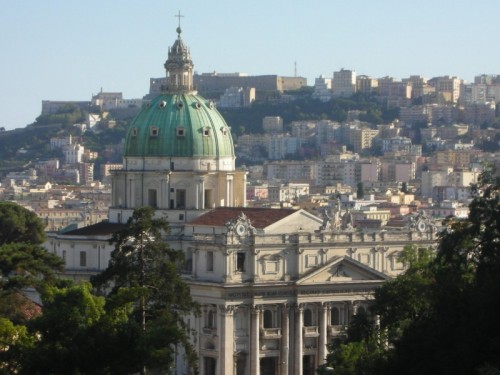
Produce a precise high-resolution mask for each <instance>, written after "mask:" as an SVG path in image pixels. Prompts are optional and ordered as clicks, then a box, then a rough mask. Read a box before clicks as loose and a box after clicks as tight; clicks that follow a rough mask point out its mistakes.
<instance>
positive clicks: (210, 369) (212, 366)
mask: <svg viewBox="0 0 500 375" xmlns="http://www.w3.org/2000/svg"><path fill="white" fill-rule="evenodd" d="M216 365H217V360H216V359H215V358H212V357H203V367H204V371H203V373H204V374H206V375H215V373H216V368H217V366H216Z"/></svg>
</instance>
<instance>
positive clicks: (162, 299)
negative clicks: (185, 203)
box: [92, 207, 197, 373]
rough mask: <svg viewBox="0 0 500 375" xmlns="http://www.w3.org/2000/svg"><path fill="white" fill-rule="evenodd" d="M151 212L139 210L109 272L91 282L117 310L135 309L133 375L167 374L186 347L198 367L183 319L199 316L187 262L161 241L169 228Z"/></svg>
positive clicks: (119, 238) (119, 236) (117, 240)
mask: <svg viewBox="0 0 500 375" xmlns="http://www.w3.org/2000/svg"><path fill="white" fill-rule="evenodd" d="M153 215H154V210H153V209H152V208H151V207H143V208H139V209H136V210H134V212H133V215H132V217H131V218H130V219H129V220H128V223H127V227H126V228H125V229H123V230H122V231H120V232H118V233H116V234H115V235H114V236H113V239H112V242H113V243H114V244H115V250H114V251H113V253H112V255H111V260H110V263H109V266H108V268H107V269H106V270H105V271H104V272H103V273H101V274H100V275H97V276H96V277H94V278H93V279H92V283H93V284H94V285H95V286H96V287H98V288H99V289H100V290H104V289H106V288H109V290H110V292H109V294H108V296H107V300H108V301H110V303H112V304H115V306H120V305H122V304H130V303H133V306H134V309H133V313H132V315H131V318H132V319H131V320H132V322H134V323H135V324H136V326H137V325H138V326H139V327H140V331H139V333H138V334H139V339H138V340H136V343H135V347H134V350H135V355H134V356H133V358H134V359H135V363H134V364H133V366H132V364H131V366H132V367H131V368H130V369H131V372H132V370H135V371H141V372H142V373H145V372H146V368H148V369H154V370H166V369H168V368H169V367H170V366H172V365H173V363H174V362H173V361H174V354H175V348H176V347H177V346H179V347H182V348H183V349H184V351H185V352H186V355H187V356H188V359H189V360H190V361H191V363H192V364H193V365H194V360H195V354H194V350H193V348H192V347H191V345H190V343H189V332H188V331H187V329H186V326H185V322H184V318H185V316H186V315H188V314H190V313H196V312H197V305H196V303H195V302H193V300H192V299H191V296H190V291H189V287H188V285H187V284H186V283H185V282H184V281H183V280H182V278H181V277H180V275H179V273H178V267H179V265H180V264H181V263H182V261H183V256H182V253H181V252H180V251H176V250H173V249H171V248H170V247H169V246H168V244H167V243H166V242H165V241H164V240H163V238H162V235H163V234H166V233H168V229H169V228H168V223H167V222H166V221H165V220H164V219H156V218H154V217H153Z"/></svg>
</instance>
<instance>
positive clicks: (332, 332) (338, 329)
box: [328, 325, 347, 337]
mask: <svg viewBox="0 0 500 375" xmlns="http://www.w3.org/2000/svg"><path fill="white" fill-rule="evenodd" d="M346 331H347V326H344V325H334V326H328V335H329V336H333V337H335V336H343V335H345V334H346Z"/></svg>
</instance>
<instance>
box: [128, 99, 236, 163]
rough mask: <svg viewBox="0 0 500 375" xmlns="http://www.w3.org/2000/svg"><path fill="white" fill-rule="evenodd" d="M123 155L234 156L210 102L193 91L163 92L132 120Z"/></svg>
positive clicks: (228, 136)
mask: <svg viewBox="0 0 500 375" xmlns="http://www.w3.org/2000/svg"><path fill="white" fill-rule="evenodd" d="M125 156H138V157H144V156H146V157H147V156H154V157H158V156H160V157H215V158H218V157H234V146H233V139H232V136H231V131H230V129H229V127H228V126H227V124H226V122H225V121H224V118H223V117H222V115H221V114H220V113H219V111H217V109H216V108H215V105H214V103H213V102H212V101H209V100H207V99H205V98H203V97H201V96H199V95H196V93H195V92H191V93H165V94H162V95H159V96H158V97H156V98H155V99H153V100H152V101H151V103H149V104H147V105H145V106H144V108H143V109H142V110H141V112H140V113H139V114H138V115H137V116H136V117H135V119H134V120H133V121H132V123H131V125H130V126H129V129H128V133H127V137H126V143H125Z"/></svg>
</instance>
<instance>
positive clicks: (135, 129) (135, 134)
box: [132, 128, 137, 137]
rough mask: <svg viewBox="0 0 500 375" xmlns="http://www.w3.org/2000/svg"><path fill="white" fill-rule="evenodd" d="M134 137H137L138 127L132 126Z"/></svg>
mask: <svg viewBox="0 0 500 375" xmlns="http://www.w3.org/2000/svg"><path fill="white" fill-rule="evenodd" d="M132 137H137V128H132Z"/></svg>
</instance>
